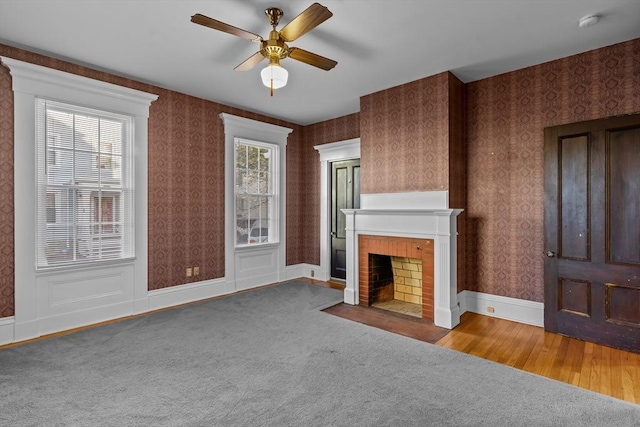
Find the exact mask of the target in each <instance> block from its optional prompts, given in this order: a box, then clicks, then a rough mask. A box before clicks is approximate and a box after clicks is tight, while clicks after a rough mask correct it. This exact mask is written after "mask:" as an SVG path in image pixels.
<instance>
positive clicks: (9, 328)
mask: <svg viewBox="0 0 640 427" xmlns="http://www.w3.org/2000/svg"><path fill="white" fill-rule="evenodd" d="M14 325H15V318H14V317H13V316H11V317H3V318H0V345H4V344H10V343H12V342H13V341H14V332H13V330H14Z"/></svg>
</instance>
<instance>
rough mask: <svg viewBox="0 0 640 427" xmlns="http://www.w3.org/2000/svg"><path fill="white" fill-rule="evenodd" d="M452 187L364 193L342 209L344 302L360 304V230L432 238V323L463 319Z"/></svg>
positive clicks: (445, 325)
mask: <svg viewBox="0 0 640 427" xmlns="http://www.w3.org/2000/svg"><path fill="white" fill-rule="evenodd" d="M448 205H449V202H448V191H426V192H411V193H385V194H363V195H361V198H360V206H361V207H362V209H343V210H342V212H344V214H345V215H346V217H347V222H346V235H347V242H346V246H347V247H346V250H347V284H346V288H345V290H344V302H345V303H347V304H352V305H356V304H358V301H359V291H358V280H359V277H358V275H359V273H358V236H359V235H360V234H365V235H379V236H394V237H409V238H419V239H432V240H434V290H433V293H434V295H433V296H434V301H433V302H434V323H435V325H436V326H441V327H443V328H449V329H452V328H454V327H455V326H456V325H457V324H458V323H460V308H459V307H458V299H457V295H458V290H457V279H456V240H457V231H456V217H457V216H458V215H459V214H460V213H461V212H462V209H449V206H448Z"/></svg>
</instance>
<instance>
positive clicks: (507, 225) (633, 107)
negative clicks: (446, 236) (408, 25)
mask: <svg viewBox="0 0 640 427" xmlns="http://www.w3.org/2000/svg"><path fill="white" fill-rule="evenodd" d="M634 112H640V39H635V40H631V41H628V42H625V43H620V44H616V45H613V46H609V47H605V48H602V49H597V50H593V51H590V52H586V53H582V54H579V55H575V56H571V57H568V58H563V59H560V60H557V61H552V62H548V63H545V64H541V65H537V66H534V67H529V68H525V69H522V70H517V71H514V72H511V73H508V74H503V75H500V76H496V77H492V78H488V79H484V80H480V81H477V82H473V83H470V84H468V85H467V114H468V120H467V149H468V151H467V159H468V161H467V167H468V169H467V173H468V180H467V229H466V232H467V238H466V243H467V263H466V264H467V280H466V282H467V283H466V288H467V289H469V290H473V291H478V292H486V293H489V294H494V295H504V296H509V297H513V298H522V299H526V300H532V301H543V294H544V292H543V280H544V277H543V251H544V247H543V244H544V234H543V231H544V230H543V227H544V221H543V213H544V188H543V186H544V182H543V162H544V133H543V130H544V128H545V127H548V126H554V125H559V124H564V123H572V122H578V121H583V120H591V119H597V118H604V117H608V116H616V115H620V114H628V113H634Z"/></svg>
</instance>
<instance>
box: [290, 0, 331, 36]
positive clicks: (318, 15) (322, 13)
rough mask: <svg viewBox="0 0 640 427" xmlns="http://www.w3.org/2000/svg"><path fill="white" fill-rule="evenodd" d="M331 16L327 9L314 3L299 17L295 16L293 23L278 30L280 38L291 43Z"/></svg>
mask: <svg viewBox="0 0 640 427" xmlns="http://www.w3.org/2000/svg"><path fill="white" fill-rule="evenodd" d="M332 16H333V13H331V12H330V11H329V9H327V8H326V7H324V6H323V5H321V4H319V3H314V4H312V5H311V6H309V7H308V8H307V9H306V10H305V11H304V12H302V13H301V14H300V15H298V16H296V17H295V18H294V19H293V21H291V22H289V23H288V24H287V25H285V27H284V28H283V29H282V30H280V37H281V38H283V39H284V41H286V42H292V41H294V40H295V39H297V38H299V37H301V36H303V35H305V34H306V33H308V32H309V31H311V30H313V29H314V28H315V27H317V26H318V25H320V24H322V23H323V22H324V21H326V20H327V19H329V18H331V17H332Z"/></svg>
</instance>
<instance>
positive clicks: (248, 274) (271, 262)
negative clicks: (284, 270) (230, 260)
mask: <svg viewBox="0 0 640 427" xmlns="http://www.w3.org/2000/svg"><path fill="white" fill-rule="evenodd" d="M279 256H280V248H279V247H278V246H272V247H259V248H243V249H239V250H236V251H235V282H236V290H243V289H249V288H255V287H257V286H264V285H268V284H270V283H275V282H278V281H279V264H280V263H279ZM283 279H284V277H283Z"/></svg>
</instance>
